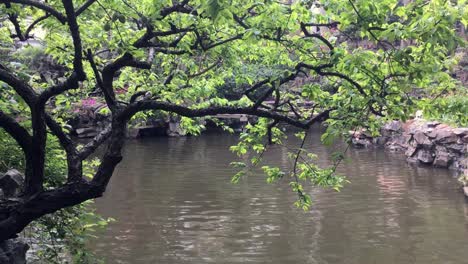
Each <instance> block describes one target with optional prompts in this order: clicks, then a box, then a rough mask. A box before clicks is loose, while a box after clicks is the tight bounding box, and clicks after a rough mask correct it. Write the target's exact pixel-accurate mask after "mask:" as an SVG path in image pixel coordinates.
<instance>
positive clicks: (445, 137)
mask: <svg viewBox="0 0 468 264" xmlns="http://www.w3.org/2000/svg"><path fill="white" fill-rule="evenodd" d="M435 140H436V141H437V142H438V143H440V144H449V143H455V142H457V135H455V133H453V131H452V130H451V129H438V130H437V131H436V138H435Z"/></svg>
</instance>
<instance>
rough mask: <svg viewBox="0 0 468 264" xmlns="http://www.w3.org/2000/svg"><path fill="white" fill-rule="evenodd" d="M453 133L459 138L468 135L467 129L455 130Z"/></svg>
mask: <svg viewBox="0 0 468 264" xmlns="http://www.w3.org/2000/svg"><path fill="white" fill-rule="evenodd" d="M453 133H454V134H455V135H457V136H459V137H463V136H466V135H468V127H460V128H455V129H454V130H453Z"/></svg>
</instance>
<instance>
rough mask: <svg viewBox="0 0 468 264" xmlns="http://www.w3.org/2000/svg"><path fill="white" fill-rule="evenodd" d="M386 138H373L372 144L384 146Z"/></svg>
mask: <svg viewBox="0 0 468 264" xmlns="http://www.w3.org/2000/svg"><path fill="white" fill-rule="evenodd" d="M387 141H388V137H376V138H374V144H377V145H379V146H384V145H385V143H387Z"/></svg>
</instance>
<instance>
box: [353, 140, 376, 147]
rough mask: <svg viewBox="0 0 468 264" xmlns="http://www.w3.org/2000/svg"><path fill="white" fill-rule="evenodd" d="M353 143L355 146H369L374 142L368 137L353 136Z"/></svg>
mask: <svg viewBox="0 0 468 264" xmlns="http://www.w3.org/2000/svg"><path fill="white" fill-rule="evenodd" d="M352 144H353V145H354V146H355V147H358V148H366V147H368V146H371V145H372V142H370V141H369V140H367V139H361V138H353V139H352Z"/></svg>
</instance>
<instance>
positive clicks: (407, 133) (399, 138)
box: [350, 120, 468, 175]
mask: <svg viewBox="0 0 468 264" xmlns="http://www.w3.org/2000/svg"><path fill="white" fill-rule="evenodd" d="M350 133H352V134H353V138H352V143H353V145H354V146H358V147H370V146H375V145H380V146H384V147H385V148H386V149H388V150H391V151H401V152H404V153H405V155H406V157H407V160H408V161H409V162H413V163H418V164H425V165H433V166H436V167H442V168H449V169H454V170H458V171H461V172H462V173H464V174H465V175H467V174H468V157H467V146H468V128H453V127H451V126H448V125H446V124H442V123H439V122H435V121H432V122H428V121H423V120H410V121H408V122H406V123H403V122H400V121H392V122H390V123H388V124H386V125H385V126H384V127H383V128H382V129H381V136H380V137H376V138H374V137H372V136H371V135H370V134H369V133H367V131H365V130H361V131H357V132H350Z"/></svg>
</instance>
